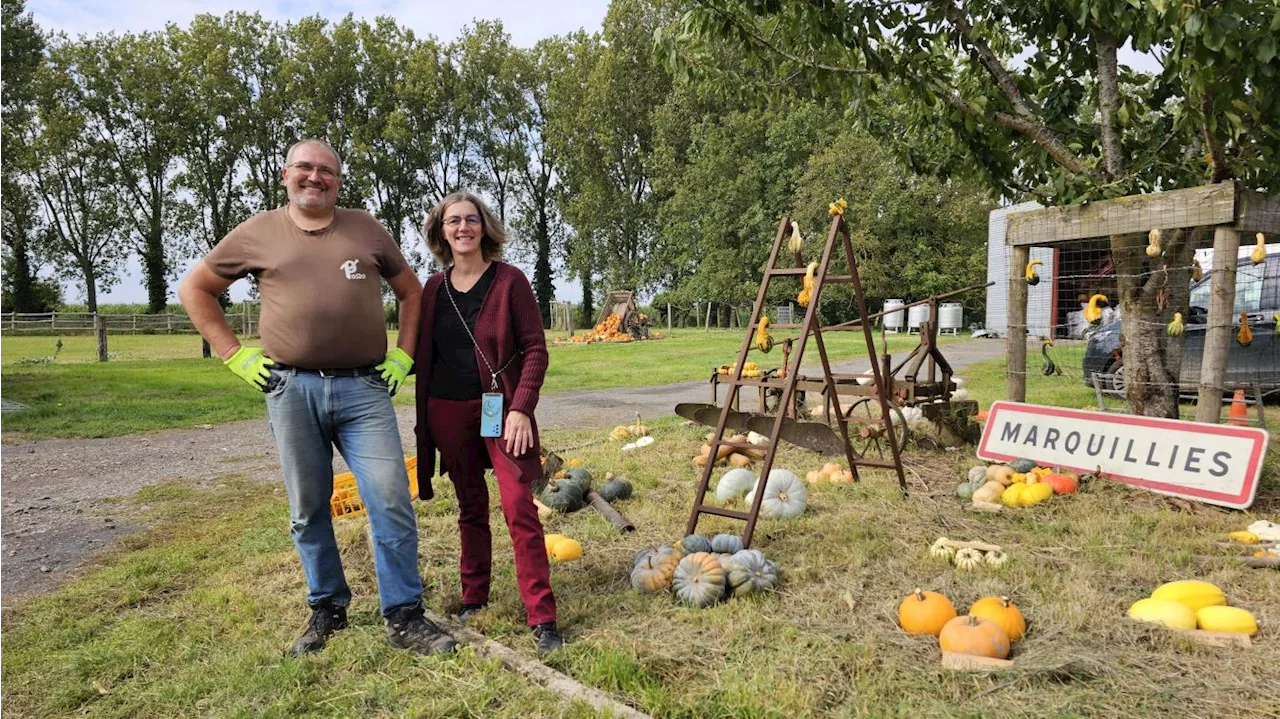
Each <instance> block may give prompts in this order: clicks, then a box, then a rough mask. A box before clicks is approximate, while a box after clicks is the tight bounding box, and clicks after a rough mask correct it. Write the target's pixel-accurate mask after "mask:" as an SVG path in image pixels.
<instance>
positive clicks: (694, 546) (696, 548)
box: [675, 534, 711, 555]
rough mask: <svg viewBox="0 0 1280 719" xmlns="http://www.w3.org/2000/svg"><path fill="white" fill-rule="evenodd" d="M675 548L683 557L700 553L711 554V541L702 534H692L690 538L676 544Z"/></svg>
mask: <svg viewBox="0 0 1280 719" xmlns="http://www.w3.org/2000/svg"><path fill="white" fill-rule="evenodd" d="M675 548H676V549H677V550H679V552H680V554H681V555H689V554H697V553H698V552H710V551H711V540H710V539H707V538H706V537H704V536H702V535H701V534H690V535H689V536H687V537H685V538H684V539H681V540H680V541H679V542H676V544H675Z"/></svg>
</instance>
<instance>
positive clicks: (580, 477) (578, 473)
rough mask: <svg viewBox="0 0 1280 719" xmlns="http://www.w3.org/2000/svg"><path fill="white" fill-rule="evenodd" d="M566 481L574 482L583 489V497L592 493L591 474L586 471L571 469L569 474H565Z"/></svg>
mask: <svg viewBox="0 0 1280 719" xmlns="http://www.w3.org/2000/svg"><path fill="white" fill-rule="evenodd" d="M565 480H566V481H569V482H573V483H574V484H576V485H578V486H579V487H581V488H582V494H583V495H586V493H587V492H590V491H591V482H592V479H591V473H590V472H588V471H587V470H585V469H582V468H578V469H571V470H569V471H568V472H565Z"/></svg>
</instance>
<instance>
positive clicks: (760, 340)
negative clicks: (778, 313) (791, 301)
mask: <svg viewBox="0 0 1280 719" xmlns="http://www.w3.org/2000/svg"><path fill="white" fill-rule="evenodd" d="M756 349H758V350H760V351H761V352H764V353H766V354H767V353H768V352H769V350H771V349H773V337H771V336H770V335H769V316H768V315H762V316H761V317H760V324H758V325H756Z"/></svg>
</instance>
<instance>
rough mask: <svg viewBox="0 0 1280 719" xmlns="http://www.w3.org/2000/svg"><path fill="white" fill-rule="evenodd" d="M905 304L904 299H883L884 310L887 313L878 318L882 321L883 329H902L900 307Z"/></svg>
mask: <svg viewBox="0 0 1280 719" xmlns="http://www.w3.org/2000/svg"><path fill="white" fill-rule="evenodd" d="M905 304H907V301H906V300H897V299H894V300H885V301H884V311H885V312H888V313H889V314H886V315H885V316H884V317H882V318H880V321H881V322H883V323H884V328H885V329H887V330H893V331H895V332H896V331H898V330H900V329H902V321H903V319H904V318H903V316H902V310H901V309H900V308H901V307H902V306H903V305H905ZM894 310H898V311H897V312H894Z"/></svg>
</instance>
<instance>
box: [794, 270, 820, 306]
mask: <svg viewBox="0 0 1280 719" xmlns="http://www.w3.org/2000/svg"><path fill="white" fill-rule="evenodd" d="M817 270H818V263H817V262H810V263H809V266H808V267H807V268H805V271H804V288H803V289H801V290H800V294H799V295H797V296H796V302H797V303H798V304H799V305H800V306H801V307H808V306H809V300H810V299H812V297H813V283H814V280H813V274H814V273H815V272H816V271H817Z"/></svg>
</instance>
